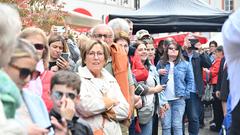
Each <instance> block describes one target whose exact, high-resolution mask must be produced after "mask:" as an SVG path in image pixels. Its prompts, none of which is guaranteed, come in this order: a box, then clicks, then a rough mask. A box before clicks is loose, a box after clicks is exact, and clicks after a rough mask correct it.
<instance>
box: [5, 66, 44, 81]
mask: <svg viewBox="0 0 240 135" xmlns="http://www.w3.org/2000/svg"><path fill="white" fill-rule="evenodd" d="M9 65H10V66H11V67H13V68H15V69H17V70H18V71H19V78H20V79H23V80H24V79H26V78H27V77H28V76H31V80H36V79H37V78H38V76H39V75H40V72H38V71H31V70H30V69H28V68H21V67H18V66H16V65H14V64H9Z"/></svg>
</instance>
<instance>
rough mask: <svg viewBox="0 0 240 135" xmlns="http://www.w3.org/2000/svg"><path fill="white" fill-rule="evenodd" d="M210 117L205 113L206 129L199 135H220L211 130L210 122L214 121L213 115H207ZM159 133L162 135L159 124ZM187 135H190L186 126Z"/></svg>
mask: <svg viewBox="0 0 240 135" xmlns="http://www.w3.org/2000/svg"><path fill="white" fill-rule="evenodd" d="M207 115H208V116H206V113H205V120H204V121H205V127H204V128H203V129H200V132H199V135H218V133H216V132H212V131H210V130H209V122H210V120H212V117H211V116H212V115H211V116H210V114H207ZM159 126H160V127H159V132H158V135H162V132H161V125H160V123H159ZM185 135H189V134H188V131H187V125H186V129H185Z"/></svg>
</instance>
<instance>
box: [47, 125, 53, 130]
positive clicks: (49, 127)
mask: <svg viewBox="0 0 240 135" xmlns="http://www.w3.org/2000/svg"><path fill="white" fill-rule="evenodd" d="M52 127H53V125H50V126H48V127H46V128H45V129H48V130H50V129H51V128H52Z"/></svg>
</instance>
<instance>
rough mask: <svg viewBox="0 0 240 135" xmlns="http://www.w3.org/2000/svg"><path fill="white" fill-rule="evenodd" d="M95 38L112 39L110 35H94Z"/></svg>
mask: <svg viewBox="0 0 240 135" xmlns="http://www.w3.org/2000/svg"><path fill="white" fill-rule="evenodd" d="M94 36H95V37H96V38H102V37H104V38H112V35H107V34H94Z"/></svg>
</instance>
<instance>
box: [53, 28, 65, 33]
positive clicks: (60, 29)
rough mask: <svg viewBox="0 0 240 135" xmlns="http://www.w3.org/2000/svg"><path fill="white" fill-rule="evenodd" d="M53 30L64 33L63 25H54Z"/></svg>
mask: <svg viewBox="0 0 240 135" xmlns="http://www.w3.org/2000/svg"><path fill="white" fill-rule="evenodd" d="M55 30H56V32H57V33H64V32H65V31H66V29H65V27H64V26H55Z"/></svg>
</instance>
